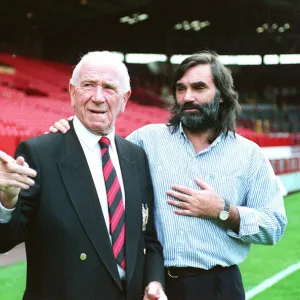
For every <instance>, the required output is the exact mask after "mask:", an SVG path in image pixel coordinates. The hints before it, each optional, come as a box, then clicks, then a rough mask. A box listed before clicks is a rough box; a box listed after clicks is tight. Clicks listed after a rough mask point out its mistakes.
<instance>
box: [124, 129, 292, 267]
mask: <svg viewBox="0 0 300 300" xmlns="http://www.w3.org/2000/svg"><path fill="white" fill-rule="evenodd" d="M128 139H129V140H130V141H131V142H133V143H135V144H137V145H139V146H140V147H142V148H143V149H144V150H145V151H146V153H147V156H148V160H149V165H150V171H151V176H152V181H153V187H154V198H155V199H154V200H155V211H154V213H155V223H156V229H157V233H158V238H159V240H160V242H161V244H162V245H163V248H164V258H165V266H167V267H169V266H173V267H185V266H190V267H197V268H204V269H210V268H212V267H214V266H216V265H221V266H230V265H233V264H239V263H241V262H242V261H243V260H244V259H245V258H246V256H247V254H248V252H249V250H250V248H251V244H252V243H257V244H275V243H276V242H278V241H279V239H280V238H281V237H282V235H283V232H284V230H285V227H286V224H287V219H286V214H285V208H284V203H283V198H282V195H281V193H280V189H279V184H278V182H277V178H276V176H275V174H274V171H273V169H272V167H271V165H270V163H269V161H268V160H267V159H266V158H265V157H264V156H263V154H262V151H261V149H260V148H259V147H258V146H257V145H256V144H255V143H253V142H252V141H249V140H247V139H245V138H243V137H241V136H239V135H237V134H236V136H234V134H233V133H229V135H228V136H227V138H225V136H224V135H223V134H221V135H220V136H219V137H218V138H217V139H216V140H215V141H214V142H213V143H212V144H211V145H210V146H209V147H208V148H206V149H204V150H202V151H201V152H199V153H195V150H194V148H193V145H192V144H191V142H190V141H189V140H188V139H187V137H186V135H185V133H184V131H183V130H182V127H181V126H180V128H179V130H178V131H176V132H175V133H173V134H172V133H171V130H170V128H169V127H167V126H166V125H165V124H151V125H147V126H144V127H142V128H140V129H138V130H136V131H134V132H133V133H132V134H131V135H129V136H128ZM195 177H197V178H199V179H202V180H204V181H205V182H206V183H207V184H209V185H210V186H211V187H212V188H213V189H214V190H215V191H216V192H217V193H218V194H219V195H220V196H221V197H222V198H223V199H226V200H228V201H229V202H230V203H231V204H233V205H235V206H236V207H237V209H238V210H239V213H240V230H239V234H236V233H235V232H233V231H232V230H230V229H228V228H227V227H226V226H225V224H224V223H222V221H220V220H215V219H208V218H196V217H189V216H182V215H176V214H175V213H174V207H172V206H171V205H169V204H168V203H167V200H168V199H169V197H168V196H167V194H166V192H167V191H168V190H170V189H171V186H172V185H174V184H179V185H183V186H188V187H192V188H194V189H198V190H199V189H200V188H199V187H198V186H197V184H196V182H195V180H194V179H195Z"/></svg>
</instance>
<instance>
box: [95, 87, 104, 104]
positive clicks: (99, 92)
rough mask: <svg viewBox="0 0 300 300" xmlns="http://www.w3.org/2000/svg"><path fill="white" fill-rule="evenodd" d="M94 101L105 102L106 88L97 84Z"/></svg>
mask: <svg viewBox="0 0 300 300" xmlns="http://www.w3.org/2000/svg"><path fill="white" fill-rule="evenodd" d="M93 101H95V102H104V101H105V97H104V89H103V87H102V86H101V85H99V84H97V85H96V87H95V90H94V95H93Z"/></svg>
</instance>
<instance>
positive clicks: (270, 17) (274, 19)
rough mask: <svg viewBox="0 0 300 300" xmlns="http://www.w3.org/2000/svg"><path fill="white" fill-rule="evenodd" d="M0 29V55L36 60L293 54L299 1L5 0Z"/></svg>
mask: <svg viewBox="0 0 300 300" xmlns="http://www.w3.org/2000/svg"><path fill="white" fill-rule="evenodd" d="M124 17H125V18H124ZM0 24H1V26H0V51H1V49H2V51H3V49H8V50H9V51H10V52H22V53H21V54H27V55H28V54H30V52H32V54H33V55H34V52H36V53H35V54H36V55H39V51H40V49H41V48H42V49H43V50H42V52H43V55H42V56H43V57H46V58H47V57H48V58H58V57H60V58H62V59H65V60H70V61H71V60H73V59H74V57H76V58H77V57H78V54H79V53H85V52H87V51H88V50H95V49H107V50H112V51H121V52H124V53H166V54H174V53H182V54H184V53H193V52H196V51H198V50H201V49H205V48H209V49H215V50H217V52H218V53H220V54H246V53H247V54H271V53H277V54H279V53H297V52H299V51H300V39H299V38H300V35H299V34H300V32H299V31H300V1H298V0H209V1H201V0H9V1H1V3H0ZM38 49H39V50H38ZM24 52H25V53H24ZM26 52H27V53H26Z"/></svg>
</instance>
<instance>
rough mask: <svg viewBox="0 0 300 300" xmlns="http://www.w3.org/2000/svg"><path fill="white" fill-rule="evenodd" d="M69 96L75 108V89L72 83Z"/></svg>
mask: <svg viewBox="0 0 300 300" xmlns="http://www.w3.org/2000/svg"><path fill="white" fill-rule="evenodd" d="M69 94H70V98H71V106H72V107H73V108H74V107H75V87H74V85H72V84H71V83H70V84H69Z"/></svg>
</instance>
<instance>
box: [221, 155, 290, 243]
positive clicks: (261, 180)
mask: <svg viewBox="0 0 300 300" xmlns="http://www.w3.org/2000/svg"><path fill="white" fill-rule="evenodd" d="M252 165H253V166H254V168H253V169H252V170H251V172H250V176H249V179H248V193H247V196H246V199H245V205H242V206H237V209H238V211H239V214H240V228H239V233H238V234H237V233H235V232H233V231H232V230H228V232H227V234H228V235H230V236H232V237H234V238H237V239H241V240H242V241H244V242H248V243H254V244H265V245H273V244H276V243H277V242H278V241H279V240H280V239H281V237H282V236H283V233H284V231H285V228H286V225H287V217H286V212H285V208H284V201H283V196H282V193H281V190H280V187H279V184H278V181H277V179H276V176H275V174H274V171H273V169H272V167H271V164H270V163H269V161H268V160H267V159H266V158H264V157H263V155H262V153H260V152H256V155H255V160H254V162H253V163H252Z"/></svg>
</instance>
